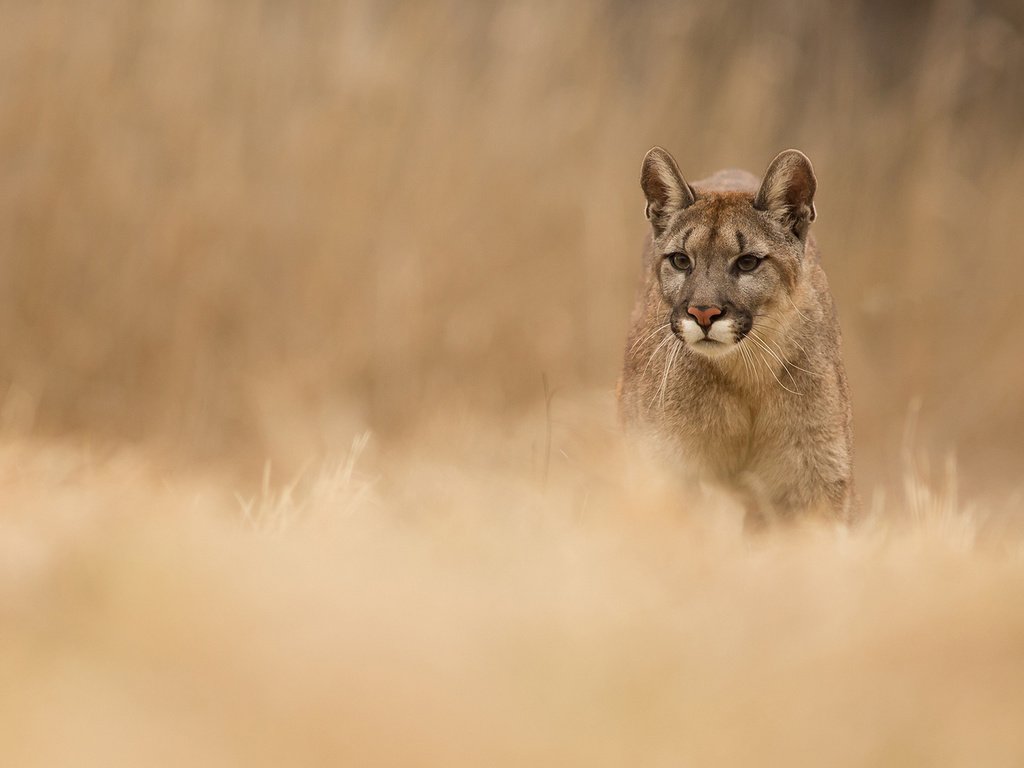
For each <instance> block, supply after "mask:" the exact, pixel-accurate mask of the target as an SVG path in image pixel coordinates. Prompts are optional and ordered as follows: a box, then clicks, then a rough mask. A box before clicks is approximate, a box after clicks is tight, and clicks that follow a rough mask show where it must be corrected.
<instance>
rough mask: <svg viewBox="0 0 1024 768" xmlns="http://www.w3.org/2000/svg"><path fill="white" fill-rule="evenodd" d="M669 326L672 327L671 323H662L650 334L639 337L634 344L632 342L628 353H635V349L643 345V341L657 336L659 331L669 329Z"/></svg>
mask: <svg viewBox="0 0 1024 768" xmlns="http://www.w3.org/2000/svg"><path fill="white" fill-rule="evenodd" d="M671 325H672V324H671V323H664V324H662V325H659V326H658V327H657V328H655V329H654V330H653V331H651V332H650V333H647V334H644V335H643V336H641V337H640V338H639V339H637V340H636V341H634V342H633V346H631V347H630V348H629V351H630V353H631V354H632V353H633V352H635V351H636V348H637V347H639V346H640V345H641V344H643V343H644V342H645V341H647V340H648V339H649V338H651V337H652V336H654V335H655V334H657V333H658V332H659V331H663V330H665V329H666V328H669V327H671Z"/></svg>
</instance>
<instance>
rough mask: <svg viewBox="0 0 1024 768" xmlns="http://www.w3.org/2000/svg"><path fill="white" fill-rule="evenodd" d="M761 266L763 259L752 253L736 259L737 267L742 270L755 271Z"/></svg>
mask: <svg viewBox="0 0 1024 768" xmlns="http://www.w3.org/2000/svg"><path fill="white" fill-rule="evenodd" d="M759 266H761V259H759V258H758V257H757V256H755V255H753V254H752V253H748V254H746V255H744V256H740V257H739V258H738V259H736V269H738V270H739V271H740V272H753V271H754V270H755V269H757V268H758V267H759Z"/></svg>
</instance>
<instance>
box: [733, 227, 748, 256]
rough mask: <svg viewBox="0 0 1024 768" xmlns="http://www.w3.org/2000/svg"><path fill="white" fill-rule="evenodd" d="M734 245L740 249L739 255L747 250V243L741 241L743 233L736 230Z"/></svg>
mask: <svg viewBox="0 0 1024 768" xmlns="http://www.w3.org/2000/svg"><path fill="white" fill-rule="evenodd" d="M736 245H738V246H739V247H740V253H743V252H744V251H745V250H747V243H746V241H745V240H744V239H743V233H742V232H740V231H739V230H738V229H737V230H736Z"/></svg>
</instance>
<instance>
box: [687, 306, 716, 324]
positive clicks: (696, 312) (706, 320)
mask: <svg viewBox="0 0 1024 768" xmlns="http://www.w3.org/2000/svg"><path fill="white" fill-rule="evenodd" d="M686 314H688V315H691V316H692V317H693V319H694V320H696V321H697V324H698V325H700V326H701V327H702V328H710V327H711V324H712V323H713V322H714V321H715V318H716V317H718V316H719V315H721V314H722V310H721V309H720V308H719V307H687V308H686Z"/></svg>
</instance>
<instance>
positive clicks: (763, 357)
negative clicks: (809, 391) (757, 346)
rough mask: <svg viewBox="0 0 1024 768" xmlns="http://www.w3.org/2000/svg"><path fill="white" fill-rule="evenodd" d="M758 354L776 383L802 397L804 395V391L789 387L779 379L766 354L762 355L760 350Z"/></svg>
mask: <svg viewBox="0 0 1024 768" xmlns="http://www.w3.org/2000/svg"><path fill="white" fill-rule="evenodd" d="M757 356H758V357H760V358H761V362H762V363H764V367H765V368H767V369H768V373H770V374H771V375H772V378H773V379H775V383H776V384H778V385H779V386H780V387H782V388H783V389H784V390H786V391H787V392H792V393H793V394H794V395H799V396H800V397H803V393H802V392H797V391H796V390H793V389H790V388H789V387H787V386H786V385H785V384H783V383H782V382H781V381H780V380H779V377H778V376H776V375H775V371H773V370H772V367H771V365H769V364H768V360H767V359H766V358H765V356H764V355H762V354H761V353H760V352H758V353H757Z"/></svg>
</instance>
